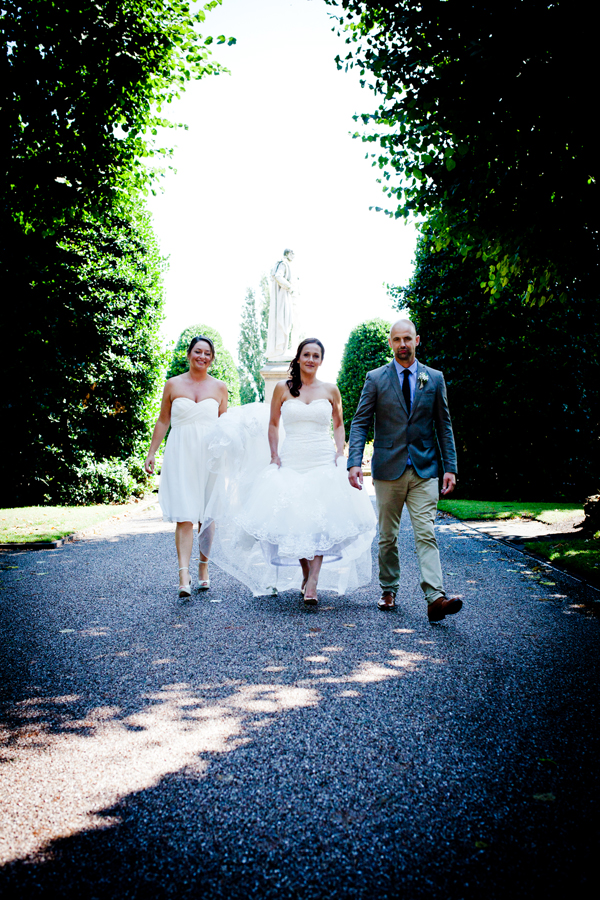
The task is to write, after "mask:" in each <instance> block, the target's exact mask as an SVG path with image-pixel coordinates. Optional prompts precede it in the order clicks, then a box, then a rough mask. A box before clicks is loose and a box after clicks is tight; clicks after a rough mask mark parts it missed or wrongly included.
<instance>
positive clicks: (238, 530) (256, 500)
mask: <svg viewBox="0 0 600 900" xmlns="http://www.w3.org/2000/svg"><path fill="white" fill-rule="evenodd" d="M331 413H332V408H331V403H330V402H329V400H326V399H319V400H313V401H312V402H311V403H308V404H307V403H304V402H303V401H302V400H300V399H299V398H291V399H288V400H286V401H285V403H284V404H283V406H282V410H281V420H282V429H281V430H282V431H284V435H282V440H281V441H280V450H279V455H280V459H281V468H280V467H278V466H276V465H274V464H271V465H270V464H269V459H270V453H269V447H268V441H267V426H268V421H269V407H268V406H267V405H266V404H259V403H253V404H248V405H246V406H242V407H237V408H234V409H231V410H229V411H228V412H227V413H226V414H225V415H223V416H221V418H220V419H219V422H218V425H217V427H216V428H215V430H214V432H213V436H212V438H211V439H210V441H209V467H210V468H211V469H212V470H213V471H214V472H215V474H216V483H215V486H214V490H213V492H212V495H211V498H210V500H209V503H208V506H207V508H206V513H205V520H204V525H203V528H202V532H201V536H200V546H201V549H202V550H203V552H204V553H205V554H206V555H209V543H210V541H211V539H212V541H213V543H212V549H211V550H210V558H211V561H214V562H215V563H217V565H218V566H220V567H221V568H222V569H224V570H225V571H226V572H229V574H231V575H233V576H234V577H235V578H237V579H239V580H240V581H241V582H243V583H244V584H245V585H246V586H247V587H249V588H250V590H252V592H253V593H254V594H255V595H260V594H269V593H273V591H274V590H277V591H279V592H281V591H285V590H289V589H292V588H299V587H300V584H301V581H302V570H301V568H300V565H299V559H301V558H304V559H313V558H314V557H315V556H323V567H322V569H321V574H320V577H319V590H335V591H337V592H338V593H340V594H343V593H346V592H347V591H351V590H355V589H356V588H357V587H359V586H361V585H364V584H368V583H369V582H370V580H371V543H372V541H373V537H374V536H375V513H374V510H373V506H372V503H371V500H370V498H369V496H368V494H367V492H366V491H365V490H363V491H357V490H356V489H355V488H352V487H351V486H350V484H349V483H348V477H347V473H346V461H345V459H339V460H338V462H337V464H336V462H335V446H334V443H333V440H332V438H331V434H330V425H331Z"/></svg>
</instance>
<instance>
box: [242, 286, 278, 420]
mask: <svg viewBox="0 0 600 900" xmlns="http://www.w3.org/2000/svg"><path fill="white" fill-rule="evenodd" d="M260 289H261V294H262V302H261V303H260V307H259V309H258V310H257V309H256V296H255V294H254V291H253V290H252V288H248V290H247V292H246V299H245V302H244V306H243V309H242V321H241V323H240V339H239V341H238V359H239V361H240V365H239V373H240V396H241V401H242V403H254V402H255V401H256V400H257V399H258V400H259V401H260V402H261V403H262V402H263V401H264V399H265V381H264V378H263V377H262V375H261V374H260V372H261V369H262V367H263V366H264V364H265V360H266V348H267V329H268V322H269V300H270V295H269V285H268V282H267V279H266V277H265V276H263V278H262V279H261V282H260Z"/></svg>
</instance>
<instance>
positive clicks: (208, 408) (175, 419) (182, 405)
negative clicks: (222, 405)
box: [171, 397, 219, 428]
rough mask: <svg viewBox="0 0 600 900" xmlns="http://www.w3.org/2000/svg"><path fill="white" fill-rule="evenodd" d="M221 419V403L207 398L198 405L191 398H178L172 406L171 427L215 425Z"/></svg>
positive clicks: (212, 398)
mask: <svg viewBox="0 0 600 900" xmlns="http://www.w3.org/2000/svg"><path fill="white" fill-rule="evenodd" d="M218 418H219V402H218V401H217V400H215V399H214V397H207V398H206V400H200V401H199V402H198V403H196V402H195V401H194V400H191V399H190V398H189V397H176V398H175V400H173V403H172V404H171V427H172V428H180V427H181V426H182V425H201V426H209V425H214V424H215V423H216V421H217V419H218Z"/></svg>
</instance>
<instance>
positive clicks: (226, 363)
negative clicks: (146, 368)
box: [167, 325, 240, 406]
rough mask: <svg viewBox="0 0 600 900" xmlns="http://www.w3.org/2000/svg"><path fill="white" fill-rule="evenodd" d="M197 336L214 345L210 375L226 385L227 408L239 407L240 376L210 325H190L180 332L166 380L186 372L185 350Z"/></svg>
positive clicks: (227, 351) (221, 341)
mask: <svg viewBox="0 0 600 900" xmlns="http://www.w3.org/2000/svg"><path fill="white" fill-rule="evenodd" d="M199 334H205V335H206V337H209V338H210V339H211V341H212V342H213V344H214V345H215V359H214V362H213V364H212V366H211V367H210V374H211V375H212V376H213V377H214V378H218V379H219V380H220V381H224V382H225V384H226V385H227V395H228V402H229V406H239V405H240V376H239V374H238V370H237V369H236V367H235V363H234V361H233V358H232V356H231V353H230V352H229V350H226V349H225V347H224V345H223V339H222V338H221V335H220V334H219V332H218V331H216V330H215V329H214V328H211V327H210V325H190V327H189V328H186V329H185V331H182V332H181V334H180V335H179V340H178V341H177V343H176V344H175V349H174V350H173V356H172V357H171V364H170V366H169V371H168V372H167V378H172V377H173V376H174V375H182V374H183V372H187V370H188V368H189V366H188V359H187V348H188V347H189V345H190V341H191V340H192V338H193V337H196V335H199Z"/></svg>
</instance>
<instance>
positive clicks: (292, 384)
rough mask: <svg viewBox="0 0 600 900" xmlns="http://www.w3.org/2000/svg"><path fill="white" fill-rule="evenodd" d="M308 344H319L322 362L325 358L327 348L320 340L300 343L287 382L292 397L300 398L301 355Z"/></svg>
mask: <svg viewBox="0 0 600 900" xmlns="http://www.w3.org/2000/svg"><path fill="white" fill-rule="evenodd" d="M307 344H318V345H319V347H320V348H321V360H323V358H324V357H325V347H324V346H323V344H322V343H321V341H320V340H319V338H305V340H303V341H300V343H299V344H298V349H297V350H296V355H295V357H294V358H293V360H292V361H291V363H290V377H289V378H288V380H287V381H286V384H287V386H288V387H289V389H290V394H291V395H292V397H299V396H300V388H301V387H302V376H301V374H300V354H301V353H302V351H303V350H304V348H305V347H306V345H307Z"/></svg>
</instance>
